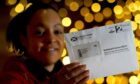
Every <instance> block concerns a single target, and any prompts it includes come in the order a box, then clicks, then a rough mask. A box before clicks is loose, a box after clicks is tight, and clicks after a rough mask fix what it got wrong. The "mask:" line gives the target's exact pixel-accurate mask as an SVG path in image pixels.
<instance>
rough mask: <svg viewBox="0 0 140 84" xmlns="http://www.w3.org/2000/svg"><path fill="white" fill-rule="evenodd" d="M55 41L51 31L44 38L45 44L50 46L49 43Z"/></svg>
mask: <svg viewBox="0 0 140 84" xmlns="http://www.w3.org/2000/svg"><path fill="white" fill-rule="evenodd" d="M55 41H56V37H55V34H54V33H53V32H52V31H49V32H47V34H46V36H45V42H47V43H48V44H50V43H53V42H55Z"/></svg>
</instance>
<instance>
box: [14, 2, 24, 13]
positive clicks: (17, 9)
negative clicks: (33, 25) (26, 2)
mask: <svg viewBox="0 0 140 84" xmlns="http://www.w3.org/2000/svg"><path fill="white" fill-rule="evenodd" d="M15 11H16V12H17V13H20V12H22V11H24V6H23V4H22V3H19V4H17V6H16V7H15Z"/></svg>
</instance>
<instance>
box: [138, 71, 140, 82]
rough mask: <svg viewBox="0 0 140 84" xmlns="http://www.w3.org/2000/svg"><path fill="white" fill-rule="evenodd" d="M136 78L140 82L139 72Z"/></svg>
mask: <svg viewBox="0 0 140 84" xmlns="http://www.w3.org/2000/svg"><path fill="white" fill-rule="evenodd" d="M137 77H138V79H139V82H140V73H139V74H138V75H137Z"/></svg>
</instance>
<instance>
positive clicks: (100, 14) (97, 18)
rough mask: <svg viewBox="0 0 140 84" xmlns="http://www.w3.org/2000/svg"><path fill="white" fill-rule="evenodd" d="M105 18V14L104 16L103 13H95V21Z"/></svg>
mask: <svg viewBox="0 0 140 84" xmlns="http://www.w3.org/2000/svg"><path fill="white" fill-rule="evenodd" d="M103 19H104V16H103V14H102V13H96V14H95V21H96V22H102V21H103Z"/></svg>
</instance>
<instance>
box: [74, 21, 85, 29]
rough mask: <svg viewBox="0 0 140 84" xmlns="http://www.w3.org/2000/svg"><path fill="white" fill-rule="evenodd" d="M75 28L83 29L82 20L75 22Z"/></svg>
mask: <svg viewBox="0 0 140 84" xmlns="http://www.w3.org/2000/svg"><path fill="white" fill-rule="evenodd" d="M75 28H77V29H78V30H82V29H83V28H84V22H83V21H82V20H77V21H76V22H75Z"/></svg>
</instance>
